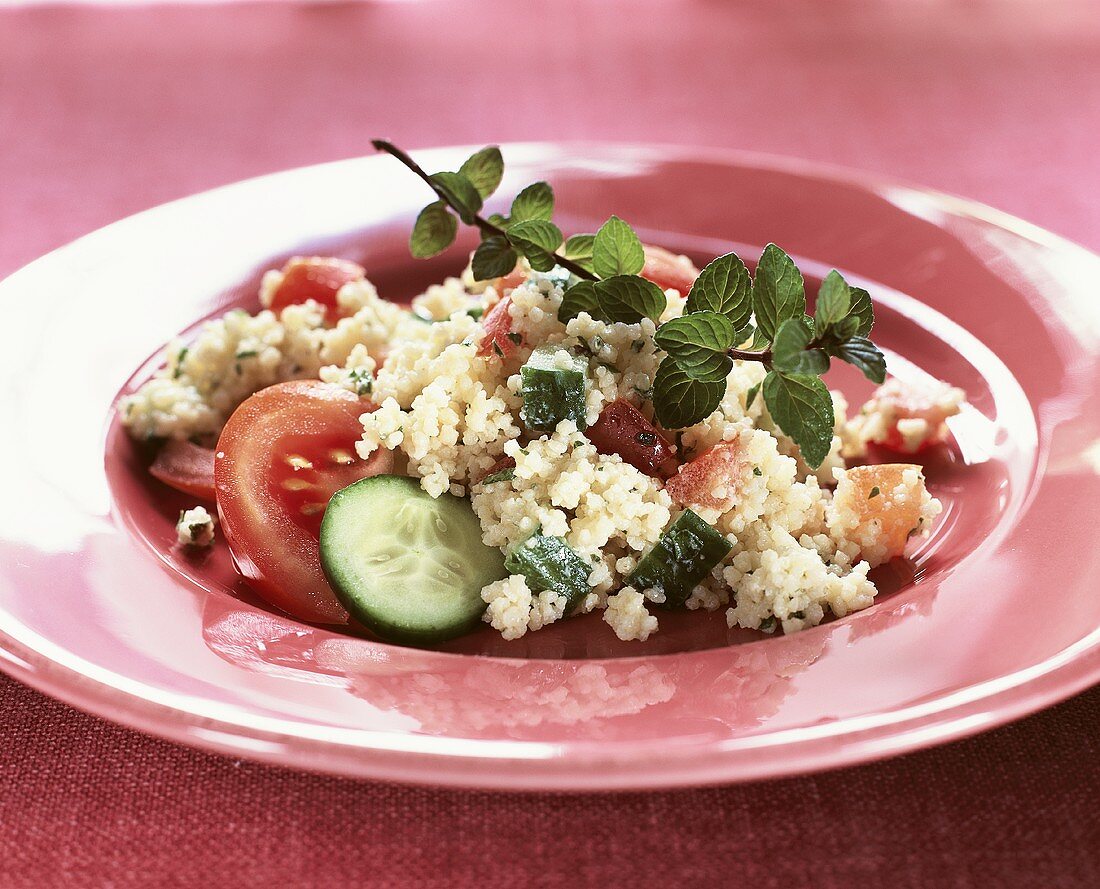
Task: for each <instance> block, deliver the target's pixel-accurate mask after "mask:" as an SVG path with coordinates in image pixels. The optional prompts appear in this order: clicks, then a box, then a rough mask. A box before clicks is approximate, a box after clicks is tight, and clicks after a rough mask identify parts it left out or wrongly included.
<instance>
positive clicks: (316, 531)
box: [214, 380, 393, 623]
mask: <svg viewBox="0 0 1100 889" xmlns="http://www.w3.org/2000/svg"><path fill="white" fill-rule="evenodd" d="M373 409H374V406H373V405H371V404H370V403H369V402H366V401H362V400H360V399H359V398H357V397H356V396H355V395H353V394H352V393H351V392H348V391H347V390H346V389H342V388H340V387H339V386H334V385H331V384H328V383H321V382H317V381H310V380H297V381H294V382H290V383H279V384H277V385H275V386H271V387H269V388H267V389H261V390H260V391H259V392H257V393H256V394H255V395H253V396H252V397H251V398H249V399H248V400H247V401H245V402H244V403H243V404H242V405H241V406H240V407H239V408H237V410H236V411H234V413H233V415H232V416H231V417H230V418H229V422H227V423H226V424H225V429H223V430H222V434H221V437H220V438H219V439H218V447H217V451H216V454H215V460H214V485H215V489H216V491H217V499H218V514H219V516H220V517H221V527H222V532H223V533H224V534H225V539H226V541H227V542H228V543H229V549H230V551H231V552H232V554H233V559H234V561H235V562H236V563H237V568H238V570H240V572H241V574H242V575H243V576H244V577H245V578H246V579H247V580H248V582H249V585H250V586H251V587H252V588H253V589H255V590H256V592H257V593H259V594H260V595H261V596H262V597H263V598H264V599H266V600H267V601H268V602H270V603H271V604H272V605H275V606H276V607H278V608H281V609H282V610H283V611H286V612H287V613H288V614H291V615H293V616H294V617H297V618H300V619H302V620H308V621H314V622H317V623H347V620H348V615H347V612H346V611H345V610H344V607H343V606H342V605H341V604H340V603H339V602H338V601H337V599H336V595H335V594H334V593H333V592H332V588H331V587H330V586H329V584H328V581H327V580H326V579H325V575H324V573H323V572H322V571H321V560H320V551H319V545H318V540H319V537H320V531H321V519H322V517H323V516H324V512H325V507H326V506H327V505H328V501H329V498H331V497H332V495H333V494H335V493H336V492H337V491H339V490H340V489H341V488H345V487H347V486H348V485H350V484H351V483H352V482H355V481H358V480H359V479H361V478H366V477H367V476H371V475H379V474H382V473H386V472H389V471H390V470H392V468H393V455H392V454H391V453H390V452H389V451H386V450H378V451H375V452H374V453H373V454H372V455H371V458H370V459H369V460H367V461H361V460H359V459H358V458H357V457H356V455H355V442H356V441H357V440H358V438H359V435H360V433H361V432H362V425H361V424H360V423H359V417H360V416H361V415H362V414H363V413H365V412H367V411H369V410H373Z"/></svg>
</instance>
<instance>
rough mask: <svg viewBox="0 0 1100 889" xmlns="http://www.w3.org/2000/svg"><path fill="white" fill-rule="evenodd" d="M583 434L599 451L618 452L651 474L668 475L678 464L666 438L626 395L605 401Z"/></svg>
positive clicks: (636, 466) (657, 475) (605, 452)
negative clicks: (594, 419)
mask: <svg viewBox="0 0 1100 889" xmlns="http://www.w3.org/2000/svg"><path fill="white" fill-rule="evenodd" d="M584 434H585V435H586V436H587V437H588V440H589V441H590V442H592V444H594V445H595V446H596V450H597V451H599V452H600V453H601V454H618V455H619V456H620V457H622V458H623V460H624V461H625V462H627V463H629V464H630V465H631V466H633V467H634V468H635V469H638V470H640V471H641V472H644V473H645V474H646V475H649V476H653V477H654V478H668V477H669V476H670V475H672V474H673V473H675V472H676V467H677V466H678V465H679V464H678V462H677V460H676V451H675V449H674V448H673V447H672V445H671V444H670V443H669V441H668V439H666V438H665V437H664V436H663V435H661V433H660V432H658V431H657V427H656V426H654V425H653V424H652V423H650V422H649V420H647V419H646V416H645V414H643V413H642V412H641V411H640V410H638V409H637V408H636V407H634V405H632V404H631V403H630V402H629V401H627V400H626V399H625V398H619V399H616V400H615V401H613V402H611V403H610V404H608V405H605V406H604V409H603V410H602V411H600V416H599V418H598V419H597V420H596V422H595V423H593V424H592V425H591V426H589V427H588V428H587V429H586V430H585V433H584Z"/></svg>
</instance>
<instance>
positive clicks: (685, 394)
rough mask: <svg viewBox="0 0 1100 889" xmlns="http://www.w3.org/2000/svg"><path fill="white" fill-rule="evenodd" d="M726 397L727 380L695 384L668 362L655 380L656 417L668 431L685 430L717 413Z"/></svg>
mask: <svg viewBox="0 0 1100 889" xmlns="http://www.w3.org/2000/svg"><path fill="white" fill-rule="evenodd" d="M725 394H726V381H725V380H721V381H720V382H712V381H707V380H693V379H692V378H691V377H689V376H688V375H687V374H686V373H684V370H683V368H681V367H680V366H679V365H678V364H677V363H676V361H675V360H674V359H672V358H666V359H665V360H664V361H662V362H661V366H660V367H658V368H657V375H656V377H655V378H654V380H653V413H654V416H656V418H657V422H658V423H660V424H661V425H662V426H663V427H664V428H665V429H683V428H685V427H687V426H694V425H695V424H696V423H698V422H699V421H700V420H705V419H706V418H707V417H709V416H710V415H711V414H712V413H714V411H715V409H716V408H717V407H718V405H719V404H720V403H721V401H722V396H723V395H725Z"/></svg>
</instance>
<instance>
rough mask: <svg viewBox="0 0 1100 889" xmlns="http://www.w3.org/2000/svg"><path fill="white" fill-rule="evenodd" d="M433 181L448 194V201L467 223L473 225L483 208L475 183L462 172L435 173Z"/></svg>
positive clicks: (432, 177)
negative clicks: (478, 212)
mask: <svg viewBox="0 0 1100 889" xmlns="http://www.w3.org/2000/svg"><path fill="white" fill-rule="evenodd" d="M431 180H432V182H434V183H435V185H436V187H437V188H438V189H439V190H440V191H441V192H443V194H444V195H445V196H446V199H447V203H448V204H450V205H451V206H452V207H454V209H455V212H457V213H458V215H459V217H460V218H461V219H462V221H463V222H465V223H466V224H467V225H471V224H472V223H473V221H474V217H475V216H476V215H477V211H478V210H480V209H481V195H480V194H479V193H478V190H477V189H476V188H474V184H473V183H472V182H471V181H470V180H469V179H467V178H466V177H465V176H463V175H461V174H460V173H433V174H432V176H431Z"/></svg>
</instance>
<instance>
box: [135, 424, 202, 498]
mask: <svg viewBox="0 0 1100 889" xmlns="http://www.w3.org/2000/svg"><path fill="white" fill-rule="evenodd" d="M149 474H150V475H151V476H153V478H156V479H159V480H160V481H162V482H164V483H165V484H166V485H168V487H170V488H175V489H176V490H177V491H182V492H183V493H184V494H190V495H191V496H192V497H198V498H199V499H200V500H211V501H212V500H213V499H214V452H213V451H212V450H211V449H210V448H204V447H202V446H201V445H197V444H192V443H191V442H189V441H177V440H175V439H172V440H170V441H166V442H165V443H164V446H163V447H161V449H160V450H159V451H157V456H156V459H154V460H153V463H152V465H151V466H150V467H149Z"/></svg>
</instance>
